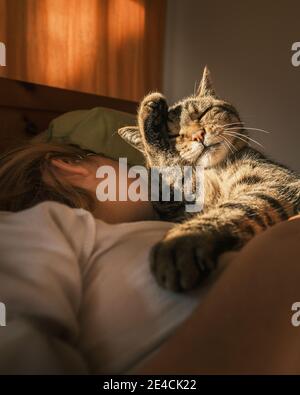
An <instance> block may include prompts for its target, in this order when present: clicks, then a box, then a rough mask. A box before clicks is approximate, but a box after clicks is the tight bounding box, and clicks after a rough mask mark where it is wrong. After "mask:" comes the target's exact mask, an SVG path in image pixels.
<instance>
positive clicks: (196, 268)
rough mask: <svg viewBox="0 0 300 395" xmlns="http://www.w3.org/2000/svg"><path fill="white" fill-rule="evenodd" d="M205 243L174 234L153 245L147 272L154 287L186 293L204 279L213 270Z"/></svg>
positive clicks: (185, 235)
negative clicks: (153, 280) (151, 278)
mask: <svg viewBox="0 0 300 395" xmlns="http://www.w3.org/2000/svg"><path fill="white" fill-rule="evenodd" d="M205 244H206V243H205V240H203V238H202V237H201V236H200V235H199V234H197V235H195V234H186V233H182V234H178V235H174V236H171V237H168V235H167V236H166V238H165V239H163V240H162V241H160V242H159V243H158V244H156V245H155V246H154V247H153V249H152V252H151V271H152V273H153V274H154V276H155V278H156V280H157V282H158V284H159V285H160V286H162V287H163V288H166V289H168V290H171V291H175V292H183V291H189V290H191V289H193V288H195V287H196V286H197V285H199V284H200V283H201V282H202V281H203V280H204V279H206V278H207V277H208V276H209V274H210V273H211V272H212V270H213V268H214V267H215V265H214V262H213V260H212V259H211V257H210V253H209V251H208V250H207V248H206V247H205Z"/></svg>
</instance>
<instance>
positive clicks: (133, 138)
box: [118, 126, 144, 152]
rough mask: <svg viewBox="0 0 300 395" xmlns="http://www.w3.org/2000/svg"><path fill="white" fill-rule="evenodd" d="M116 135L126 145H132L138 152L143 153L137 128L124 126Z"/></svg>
mask: <svg viewBox="0 0 300 395" xmlns="http://www.w3.org/2000/svg"><path fill="white" fill-rule="evenodd" d="M118 134H119V136H121V137H122V139H123V140H125V141H126V143H128V144H130V145H132V146H133V147H134V148H135V149H137V150H138V151H141V152H144V145H143V142H142V137H141V134H140V131H139V128H138V127H137V126H126V127H124V128H121V129H119V130H118Z"/></svg>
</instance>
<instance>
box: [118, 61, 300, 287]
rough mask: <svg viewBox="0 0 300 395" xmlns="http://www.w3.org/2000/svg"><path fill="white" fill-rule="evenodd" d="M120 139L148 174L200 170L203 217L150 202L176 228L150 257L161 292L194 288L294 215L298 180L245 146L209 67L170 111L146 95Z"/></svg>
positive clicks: (156, 96)
mask: <svg viewBox="0 0 300 395" xmlns="http://www.w3.org/2000/svg"><path fill="white" fill-rule="evenodd" d="M119 134H120V135H121V136H122V137H123V138H124V139H125V140H126V141H128V142H129V143H130V144H132V145H134V146H135V147H136V148H138V149H139V150H140V151H142V152H143V154H144V156H145V159H146V162H147V165H148V167H149V168H154V167H155V168H163V167H168V166H175V165H177V166H178V165H179V166H186V165H192V166H194V167H195V166H199V165H200V166H202V167H203V169H204V191H205V194H204V207H203V211H202V212H200V213H196V214H192V215H191V214H190V213H186V212H185V210H184V207H185V206H184V202H174V201H173V202H172V201H171V202H154V205H155V208H156V210H157V211H158V213H159V214H160V217H161V218H162V219H165V220H173V221H175V222H179V223H178V224H176V225H175V226H174V227H173V228H172V229H171V230H170V231H169V232H168V233H167V235H166V236H165V238H164V239H163V240H162V241H161V242H159V243H158V244H157V245H156V246H155V247H154V249H153V251H152V258H151V269H152V272H153V274H154V275H155V277H156V279H157V281H158V283H159V284H160V285H161V286H163V287H165V288H167V289H170V290H173V291H187V290H190V289H192V288H194V287H196V286H197V285H199V284H201V282H202V281H203V280H205V279H206V278H207V277H208V276H209V274H210V273H211V272H212V271H213V270H214V269H215V268H216V264H217V260H218V256H219V255H220V254H221V253H223V252H225V251H230V250H238V249H240V248H241V247H243V246H244V245H245V243H247V242H248V241H249V240H250V239H251V238H252V237H254V236H255V235H256V234H258V233H260V232H263V231H264V230H266V229H267V228H268V227H270V226H273V225H275V224H276V223H278V222H281V221H284V220H287V219H288V218H289V217H291V216H293V215H295V214H297V213H299V211H300V178H299V176H298V175H297V174H296V173H295V172H293V171H292V170H290V169H288V168H287V167H285V166H282V165H280V164H278V163H276V162H274V161H272V160H270V159H268V158H267V157H266V156H264V155H263V154H262V153H261V152H260V151H258V150H256V149H254V148H252V147H251V146H250V144H249V143H250V142H251V141H252V139H251V138H250V137H249V135H248V130H247V129H246V128H245V127H244V124H243V123H242V122H241V120H240V117H239V114H238V112H237V110H236V109H235V108H234V107H233V106H232V105H231V104H229V103H227V102H225V101H223V100H221V99H219V98H218V97H217V95H216V93H215V91H214V89H213V86H212V82H211V78H210V73H209V71H208V69H207V68H206V69H205V70H204V74H203V77H202V80H201V83H200V86H199V89H198V91H197V93H196V94H194V95H192V96H190V97H188V98H185V99H184V100H182V101H181V102H179V103H177V104H176V105H174V106H172V107H170V108H168V106H167V103H166V100H165V98H164V97H163V95H161V94H160V93H152V94H150V95H148V96H146V97H145V98H144V100H143V101H142V103H141V105H140V108H139V112H138V126H137V127H126V128H122V129H121V130H119ZM137 142H138V143H137Z"/></svg>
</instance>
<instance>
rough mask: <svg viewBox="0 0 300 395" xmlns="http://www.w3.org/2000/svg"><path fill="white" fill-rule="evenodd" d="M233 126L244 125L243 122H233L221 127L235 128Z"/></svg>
mask: <svg viewBox="0 0 300 395" xmlns="http://www.w3.org/2000/svg"><path fill="white" fill-rule="evenodd" d="M235 125H245V124H244V122H233V123H227V124H225V125H222V127H223V128H225V127H227V126H235Z"/></svg>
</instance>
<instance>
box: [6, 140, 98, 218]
mask: <svg viewBox="0 0 300 395" xmlns="http://www.w3.org/2000/svg"><path fill="white" fill-rule="evenodd" d="M89 154H91V151H87V150H83V149H81V148H79V147H78V146H75V145H68V144H54V143H29V144H26V145H23V146H21V147H18V148H16V149H14V150H12V151H10V152H8V153H7V154H5V155H3V156H2V157H1V158H0V210H5V211H20V210H24V209H27V208H30V207H32V206H34V205H36V204H38V203H41V202H44V201H47V200H50V201H55V202H60V203H64V204H66V205H68V206H69V207H74V208H84V209H86V210H89V211H92V210H93V208H94V199H93V197H92V196H91V194H90V193H89V192H88V191H86V190H85V189H83V188H79V187H76V186H73V185H71V184H70V183H67V182H64V183H63V182H62V181H60V180H59V179H58V178H57V176H56V174H55V172H54V170H53V167H52V165H51V159H52V158H59V159H63V160H68V161H78V160H84V159H85V157H86V156H88V155H89ZM45 174H47V182H46V181H45V177H44V175H45ZM48 180H49V182H48Z"/></svg>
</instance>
